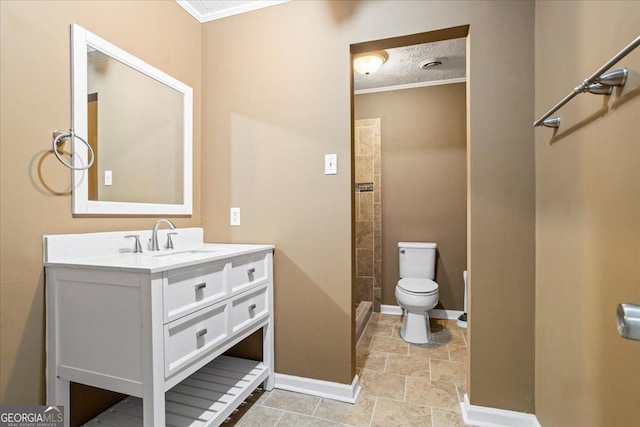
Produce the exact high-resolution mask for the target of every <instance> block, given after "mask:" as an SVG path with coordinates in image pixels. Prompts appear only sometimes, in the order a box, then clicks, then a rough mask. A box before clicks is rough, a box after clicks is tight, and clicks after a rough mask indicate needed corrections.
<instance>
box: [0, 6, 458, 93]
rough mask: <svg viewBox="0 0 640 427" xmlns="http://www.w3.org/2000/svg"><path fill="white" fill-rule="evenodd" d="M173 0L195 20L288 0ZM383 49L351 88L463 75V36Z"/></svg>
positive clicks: (218, 17)
mask: <svg viewBox="0 0 640 427" xmlns="http://www.w3.org/2000/svg"><path fill="white" fill-rule="evenodd" d="M0 1H1V0H0ZM176 1H177V2H178V3H179V4H180V5H181V6H182V7H183V8H184V9H185V10H186V11H187V12H189V13H190V14H191V15H193V16H194V17H195V18H196V19H197V20H198V21H200V22H208V21H212V20H215V19H220V18H224V17H227V16H232V15H237V14H239V13H244V12H250V11H252V10H256V9H260V8H263V7H268V6H273V5H276V4H280V3H284V2H286V1H288V0H272V1H267V0H176ZM386 52H387V54H388V55H389V59H387V62H385V63H384V64H383V65H382V67H380V69H379V70H378V71H376V72H375V73H373V74H370V75H368V76H364V75H362V74H360V73H356V72H354V89H355V91H356V92H360V91H364V92H367V91H373V90H376V89H380V88H391V87H395V86H401V85H412V84H420V83H427V82H433V81H439V80H450V79H457V78H463V77H465V73H466V39H465V38H460V39H452V40H444V41H440V42H434V43H425V44H420V45H413V46H406V47H399V48H395V49H387V50H386ZM442 57H446V58H447V60H446V61H444V62H443V64H442V65H440V66H438V67H435V68H431V69H428V70H423V69H421V68H420V67H419V64H420V63H421V62H422V61H424V60H426V59H431V58H442Z"/></svg>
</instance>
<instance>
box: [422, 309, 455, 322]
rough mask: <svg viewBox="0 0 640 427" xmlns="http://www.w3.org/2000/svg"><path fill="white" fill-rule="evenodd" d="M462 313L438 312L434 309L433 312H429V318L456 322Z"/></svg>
mask: <svg viewBox="0 0 640 427" xmlns="http://www.w3.org/2000/svg"><path fill="white" fill-rule="evenodd" d="M462 313H463V312H462V311H460V310H440V309H437V308H434V309H433V310H429V317H430V318H432V319H449V320H456V319H457V318H458V317H460V316H461V315H462Z"/></svg>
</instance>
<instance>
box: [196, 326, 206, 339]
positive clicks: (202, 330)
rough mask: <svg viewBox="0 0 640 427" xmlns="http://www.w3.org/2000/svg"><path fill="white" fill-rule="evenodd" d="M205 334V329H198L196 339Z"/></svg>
mask: <svg viewBox="0 0 640 427" xmlns="http://www.w3.org/2000/svg"><path fill="white" fill-rule="evenodd" d="M206 333H207V328H204V329H200V330H199V331H198V332H196V337H198V338H200V337H201V336H203V335H204V334H206Z"/></svg>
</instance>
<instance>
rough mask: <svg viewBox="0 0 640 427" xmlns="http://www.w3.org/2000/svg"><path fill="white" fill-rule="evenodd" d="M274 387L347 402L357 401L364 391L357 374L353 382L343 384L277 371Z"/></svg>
mask: <svg viewBox="0 0 640 427" xmlns="http://www.w3.org/2000/svg"><path fill="white" fill-rule="evenodd" d="M274 387H275V388H279V389H281V390H287V391H293V392H296V393H304V394H309V395H311V396H318V397H324V398H327V399H332V400H338V401H340V402H347V403H356V400H357V399H358V396H359V395H360V392H361V391H362V387H360V386H359V385H358V376H357V375H356V376H355V377H353V381H352V382H351V384H341V383H334V382H331V381H323V380H316V379H313V378H305V377H296V376H293V375H286V374H278V373H276V374H275V384H274Z"/></svg>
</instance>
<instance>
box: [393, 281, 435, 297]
mask: <svg viewBox="0 0 640 427" xmlns="http://www.w3.org/2000/svg"><path fill="white" fill-rule="evenodd" d="M398 288H400V289H401V290H402V291H404V292H406V293H408V294H411V295H433V294H436V293H438V284H437V283H436V282H434V281H433V280H429V279H417V278H413V277H406V278H404V279H400V280H399V281H398Z"/></svg>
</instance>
